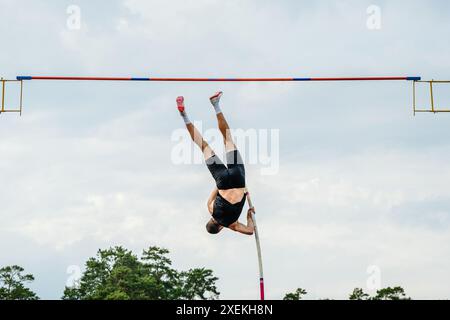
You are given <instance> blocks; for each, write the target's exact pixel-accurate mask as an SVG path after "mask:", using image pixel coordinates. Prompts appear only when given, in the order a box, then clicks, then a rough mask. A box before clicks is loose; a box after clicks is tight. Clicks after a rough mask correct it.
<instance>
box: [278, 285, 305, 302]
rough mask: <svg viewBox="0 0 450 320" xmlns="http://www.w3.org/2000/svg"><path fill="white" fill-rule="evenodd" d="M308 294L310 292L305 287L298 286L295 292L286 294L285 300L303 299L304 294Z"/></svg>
mask: <svg viewBox="0 0 450 320" xmlns="http://www.w3.org/2000/svg"><path fill="white" fill-rule="evenodd" d="M306 294H308V292H306V290H305V289H302V288H298V289H297V290H295V291H294V292H291V293H287V294H286V295H285V296H284V298H283V300H302V299H303V296H305V295H306Z"/></svg>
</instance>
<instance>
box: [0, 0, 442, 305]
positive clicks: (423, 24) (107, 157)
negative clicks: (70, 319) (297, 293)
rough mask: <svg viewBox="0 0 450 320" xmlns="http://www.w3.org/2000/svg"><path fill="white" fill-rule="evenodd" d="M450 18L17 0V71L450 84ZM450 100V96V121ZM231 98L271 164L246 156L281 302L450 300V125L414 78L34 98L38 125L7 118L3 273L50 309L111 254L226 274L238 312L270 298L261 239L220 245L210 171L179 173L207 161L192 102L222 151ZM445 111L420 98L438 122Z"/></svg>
mask: <svg viewBox="0 0 450 320" xmlns="http://www.w3.org/2000/svg"><path fill="white" fill-rule="evenodd" d="M71 5H75V6H77V8H79V10H80V13H81V20H80V21H81V24H80V26H79V28H76V23H75V25H74V20H73V16H72V15H71V13H70V12H72V13H73V12H76V10H75V11H72V10H70V9H73V8H71V7H70V6H71ZM374 6H375V7H374ZM68 9H69V10H68ZM449 9H450V3H448V1H438V0H434V1H424V0H423V1H419V0H416V1H406V0H405V1H382V0H371V1H365V0H363V1H361V0H358V1H356V0H354V1H337V0H336V1H331V0H329V1H325V0H322V1H313V2H312V1H259V0H258V1H257V0H246V1H237V0H230V1H228V0H227V1H214V0H208V1H207V0H195V1H194V0H192V1H181V0H179V1H154V0H152V1H144V0H114V1H99V0H96V1H83V0H79V1H43V0H36V1H25V0H21V1H17V0H0V28H1V30H2V50H0V65H1V68H0V73H1V75H2V76H3V77H5V78H15V76H17V75H86V76H136V77H140V76H142V77H144V76H204V77H213V76H221V77H225V76H229V77H236V76H256V77H257V76H260V77H264V76H267V77H270V76H287V77H314V76H317V77H319V76H391V75H392V76H403V75H404V76H406V75H409V76H416V75H420V76H422V77H423V78H425V79H447V80H448V79H449V78H450V60H449V59H448V55H449V50H450V43H449V42H448V41H445V40H444V39H447V38H448V34H449V33H450V22H449V21H450V19H449V18H450V17H449V15H450V10H449ZM68 12H69V13H68ZM377 18H379V19H377ZM16 89H17V88H15V87H14V85H13V84H11V86H10V90H9V91H8V97H7V99H6V100H7V102H8V103H9V104H12V105H13V104H14V103H16V102H17V101H16V100H15V97H16V94H17V90H16ZM449 89H450V87H447V88H446V87H445V86H443V85H442V86H439V87H438V88H437V89H436V90H437V91H436V94H437V95H438V97H437V99H438V101H439V103H440V104H442V105H443V106H445V103H447V106H449V105H450V90H449ZM217 90H223V91H224V92H225V95H224V98H223V110H224V112H225V114H226V116H227V118H228V120H229V122H230V124H231V126H232V127H233V128H235V129H241V130H248V132H253V133H256V134H257V141H256V142H257V143H258V148H257V149H256V151H255V149H252V146H254V145H255V143H256V142H255V141H254V140H253V141H250V142H248V143H245V141H244V143H243V144H241V145H240V148H241V149H242V150H250V151H249V152H247V156H246V159H247V160H249V158H248V157H250V156H253V161H249V162H250V163H249V164H248V165H247V173H248V177H247V183H248V187H249V188H250V189H251V190H252V192H253V198H254V199H253V200H254V202H255V206H256V207H257V211H258V212H257V217H258V222H259V227H260V232H261V241H262V248H263V257H264V265H265V277H266V285H267V296H268V298H273V299H279V298H282V297H283V295H284V294H285V293H286V292H289V291H292V290H294V289H295V288H297V287H302V288H305V289H307V291H308V292H309V296H308V297H309V298H313V299H314V298H334V299H339V298H346V297H347V296H348V294H349V293H350V292H351V291H352V290H353V288H355V287H362V288H365V290H367V291H371V290H372V291H371V292H373V289H374V288H376V287H377V286H394V285H401V286H403V287H404V288H405V289H406V291H407V293H408V294H409V295H410V296H412V297H414V298H424V299H429V298H439V299H448V298H450V289H449V287H448V283H449V282H450V275H449V273H448V270H449V269H450V257H449V252H450V233H449V231H450V167H449V158H450V142H449V122H450V118H449V116H447V115H446V114H438V115H434V114H420V115H417V116H416V117H414V116H413V114H412V106H411V105H412V94H411V93H412V90H411V83H408V82H406V81H405V82H378V83H375V82H366V83H265V84H256V83H239V84H230V83H228V84H223V83H199V84H192V83H102V82H96V83H93V82H91V83H89V82H84V83H81V82H65V83H62V82H27V83H25V100H24V107H25V110H24V114H23V116H22V117H18V116H17V115H16V114H6V115H1V116H0V187H1V192H0V203H1V206H0V218H1V223H0V266H5V265H11V264H18V265H21V266H23V267H24V268H25V269H26V271H27V272H29V273H32V274H34V275H35V277H36V281H35V282H34V283H33V285H32V288H33V289H34V290H35V291H36V292H37V293H38V294H39V296H41V297H42V298H50V299H57V298H59V297H61V295H62V292H63V289H64V285H65V283H66V281H67V280H68V279H69V278H70V277H71V274H68V273H67V271H68V268H69V267H70V266H80V267H83V264H84V262H85V261H86V259H87V258H88V257H91V256H94V255H95V253H96V251H97V249H99V248H108V247H110V246H115V245H123V246H125V247H127V248H129V249H132V250H133V251H135V252H136V253H139V252H140V251H141V250H142V249H144V248H147V247H148V246H150V245H158V246H163V247H166V248H168V249H170V250H171V258H172V260H173V262H174V265H175V267H176V268H179V269H188V268H191V267H208V268H211V269H213V270H214V271H215V273H216V275H217V276H218V277H219V278H220V281H219V282H218V286H219V290H220V291H221V293H222V295H221V297H222V298H228V299H232V298H235V299H257V298H258V269H257V259H256V251H255V244H254V239H253V237H245V236H239V235H237V234H232V233H231V232H223V233H222V234H220V235H218V236H210V235H208V234H207V233H206V232H205V227H204V226H205V223H206V221H207V219H208V213H207V211H206V206H205V201H206V198H207V196H208V195H209V192H210V190H211V188H212V187H213V180H212V179H211V177H210V175H209V173H208V171H207V170H206V168H205V167H204V165H203V164H201V163H198V161H195V162H192V163H187V164H179V163H178V162H177V161H175V159H174V154H175V153H174V150H175V148H177V147H179V146H180V143H181V145H182V146H185V147H188V148H189V147H190V146H191V144H190V143H189V141H187V140H181V142H180V140H178V139H177V138H176V137H177V135H178V133H179V132H180V129H183V122H182V120H181V119H180V117H179V115H178V114H177V111H176V109H175V104H174V100H175V98H176V96H178V95H184V96H185V97H186V101H187V105H188V108H189V114H190V117H191V119H192V120H195V121H201V125H202V128H203V131H208V129H209V135H210V136H211V137H213V136H214V133H217V131H215V130H212V129H214V128H215V126H216V122H215V118H214V113H213V112H212V110H211V107H210V106H209V102H208V97H209V95H210V94H211V93H213V92H215V91H217ZM426 94H427V91H426V88H425V87H420V90H419V102H420V103H421V104H422V105H423V106H425V105H426V104H427V103H429V102H428V100H427V95H426ZM211 130H212V131H211ZM181 132H183V131H181ZM264 132H266V133H267V132H268V133H269V135H268V136H269V138H270V137H272V138H273V139H265V135H264ZM271 134H275V135H274V136H271ZM183 141H184V142H183ZM212 145H213V147H214V148H215V149H217V150H218V152H220V151H221V148H222V146H221V144H220V140H217V139H213V141H212ZM192 150H195V149H192ZM251 150H253V152H252V151H251ZM266 151H268V152H266ZM193 156H194V157H197V158H198V157H199V152H198V150H195V153H194V155H193ZM255 159H256V160H255ZM267 159H269V160H270V161H271V163H272V164H276V165H275V170H269V171H267V167H268V165H267ZM71 270H73V269H71ZM72 275H73V274H72Z"/></svg>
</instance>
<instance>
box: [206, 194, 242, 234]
mask: <svg viewBox="0 0 450 320" xmlns="http://www.w3.org/2000/svg"><path fill="white" fill-rule="evenodd" d="M246 198H247V193H244V197H243V198H242V200H241V201H240V202H238V203H235V204H231V203H230V202H228V201H227V200H226V199H224V198H223V197H222V196H221V195H220V193H219V192H218V193H217V197H216V200H215V202H214V210H213V214H212V216H213V218H214V220H216V221H217V223H218V224H220V225H221V226H224V227H229V226H230V225H232V224H233V223H235V222H236V221H237V220H238V219H239V217H240V215H241V212H242V209H243V208H244V204H245V199H246Z"/></svg>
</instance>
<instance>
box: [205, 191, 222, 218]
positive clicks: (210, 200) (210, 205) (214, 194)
mask: <svg viewBox="0 0 450 320" xmlns="http://www.w3.org/2000/svg"><path fill="white" fill-rule="evenodd" d="M218 192H219V190H218V189H217V188H214V190H213V191H212V192H211V195H210V196H209V198H208V203H207V206H208V211H209V213H210V214H212V213H213V210H214V200H216V197H217V193H218Z"/></svg>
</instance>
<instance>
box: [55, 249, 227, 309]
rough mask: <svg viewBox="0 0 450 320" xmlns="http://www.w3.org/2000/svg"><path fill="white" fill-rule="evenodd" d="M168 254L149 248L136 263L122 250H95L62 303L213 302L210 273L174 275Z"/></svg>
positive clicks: (213, 293) (65, 294)
mask: <svg viewBox="0 0 450 320" xmlns="http://www.w3.org/2000/svg"><path fill="white" fill-rule="evenodd" d="M168 254H169V251H168V250H166V249H163V248H158V247H150V248H149V249H147V250H144V251H143V254H142V257H141V258H140V259H139V258H138V257H137V256H136V255H134V254H133V253H132V252H131V251H129V250H126V249H124V248H122V247H115V248H110V249H108V250H99V251H98V252H97V256H96V257H94V258H90V259H89V260H88V261H87V262H86V271H85V272H84V273H83V275H82V277H81V279H80V282H79V285H78V286H76V287H66V288H65V290H64V296H63V299H66V300H177V299H201V300H205V299H216V298H218V296H219V292H218V291H217V288H216V285H215V282H216V281H217V280H218V278H217V277H214V275H213V272H212V271H211V270H208V269H191V270H189V271H177V270H175V269H173V268H172V261H171V260H170V259H169V258H168V257H167V255H168Z"/></svg>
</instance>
